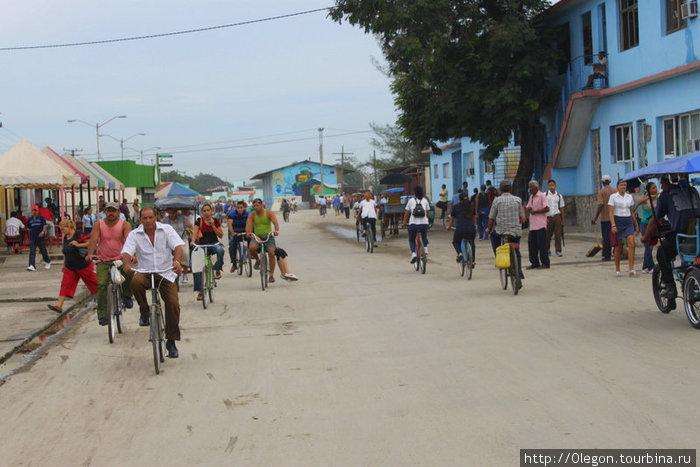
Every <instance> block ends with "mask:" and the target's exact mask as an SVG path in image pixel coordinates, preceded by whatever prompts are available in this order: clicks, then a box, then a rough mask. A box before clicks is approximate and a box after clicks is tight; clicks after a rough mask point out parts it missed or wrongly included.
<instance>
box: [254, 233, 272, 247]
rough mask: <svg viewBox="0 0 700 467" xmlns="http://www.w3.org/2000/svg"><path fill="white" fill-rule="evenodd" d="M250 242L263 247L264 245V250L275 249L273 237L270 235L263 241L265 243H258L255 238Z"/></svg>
mask: <svg viewBox="0 0 700 467" xmlns="http://www.w3.org/2000/svg"><path fill="white" fill-rule="evenodd" d="M259 236H260V235H258V237H259ZM263 237H266V235H264V236H263ZM250 241H251V242H254V243H257V244H263V245H265V248H277V245H275V236H274V235H270V238H268V239H267V241H265V242H259V241H258V240H257V239H256V238H255V237H253V238H251V239H250Z"/></svg>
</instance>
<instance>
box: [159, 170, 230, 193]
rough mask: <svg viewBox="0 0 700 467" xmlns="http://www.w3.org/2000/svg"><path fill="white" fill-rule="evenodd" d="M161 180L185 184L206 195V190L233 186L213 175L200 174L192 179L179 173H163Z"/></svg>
mask: <svg viewBox="0 0 700 467" xmlns="http://www.w3.org/2000/svg"><path fill="white" fill-rule="evenodd" d="M160 178H161V180H162V181H163V182H177V183H182V184H185V185H187V186H189V187H190V188H192V189H193V190H194V191H197V192H199V193H204V192H205V191H206V190H209V189H211V188H216V187H217V186H231V182H228V181H226V180H222V179H221V178H219V177H217V176H216V175H212V174H203V173H200V174H197V175H195V176H194V177H190V176H189V175H181V174H180V173H179V172H176V171H174V170H173V171H170V172H162V173H161V174H160Z"/></svg>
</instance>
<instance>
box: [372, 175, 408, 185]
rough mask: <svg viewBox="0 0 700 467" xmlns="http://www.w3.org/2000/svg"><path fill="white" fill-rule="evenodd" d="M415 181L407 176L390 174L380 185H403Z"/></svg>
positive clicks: (385, 176)
mask: <svg viewBox="0 0 700 467" xmlns="http://www.w3.org/2000/svg"><path fill="white" fill-rule="evenodd" d="M412 181H413V179H412V178H411V177H409V176H408V175H406V174H399V173H394V174H388V175H384V177H382V179H381V180H379V184H380V185H403V184H404V183H411V182H412Z"/></svg>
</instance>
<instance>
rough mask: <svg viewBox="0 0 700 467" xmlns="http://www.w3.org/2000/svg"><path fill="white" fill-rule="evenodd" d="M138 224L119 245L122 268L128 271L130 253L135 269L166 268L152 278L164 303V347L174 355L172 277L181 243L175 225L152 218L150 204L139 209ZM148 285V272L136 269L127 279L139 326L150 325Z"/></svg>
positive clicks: (176, 329)
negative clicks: (137, 271) (137, 265)
mask: <svg viewBox="0 0 700 467" xmlns="http://www.w3.org/2000/svg"><path fill="white" fill-rule="evenodd" d="M140 214H141V219H140V221H141V225H139V227H138V228H137V229H135V230H132V231H131V232H130V233H129V236H128V237H126V241H125V242H124V247H123V248H122V260H123V261H124V272H127V273H128V272H131V262H132V261H133V257H134V256H136V257H138V259H139V269H141V270H145V271H164V270H166V269H170V268H172V270H170V271H168V272H163V273H160V274H156V275H155V278H154V279H155V280H154V282H155V283H156V284H159V285H158V289H159V291H160V296H161V298H162V299H163V303H164V304H165V338H166V339H167V342H166V344H165V348H166V349H167V350H168V357H169V358H177V357H178V350H177V347H176V346H175V341H179V340H180V301H179V298H178V295H177V285H176V284H175V279H176V278H177V275H178V274H179V273H180V271H182V267H181V266H180V258H181V257H182V247H183V245H184V244H185V242H184V241H182V238H180V236H179V235H178V234H177V232H176V231H175V229H173V228H172V227H171V226H169V225H167V224H161V223H160V222H156V213H155V211H154V210H153V208H152V207H145V208H142V209H141V213H140ZM150 288H151V278H150V275H149V274H141V273H137V274H135V275H134V278H133V279H132V280H131V290H132V291H133V292H134V297H135V298H136V301H137V302H138V304H139V310H140V312H141V319H139V326H149V325H150V314H149V307H148V301H147V300H146V290H148V289H150Z"/></svg>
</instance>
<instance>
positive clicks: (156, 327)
mask: <svg viewBox="0 0 700 467" xmlns="http://www.w3.org/2000/svg"><path fill="white" fill-rule="evenodd" d="M171 270H172V268H168V269H165V270H163V271H144V270H140V269H132V271H134V272H137V273H140V274H149V275H150V276H151V305H150V307H149V310H150V321H151V323H150V326H149V332H148V340H149V341H150V342H151V345H152V347H153V366H154V367H155V369H156V374H157V375H158V374H160V364H161V363H163V362H164V361H165V355H164V354H163V347H165V321H164V318H163V309H162V306H161V304H160V296H159V294H158V292H159V287H160V284H161V282H162V281H163V280H164V279H163V278H162V277H161V278H160V281H159V282H158V287H156V284H155V276H156V274H162V273H166V272H169V271H171Z"/></svg>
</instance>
